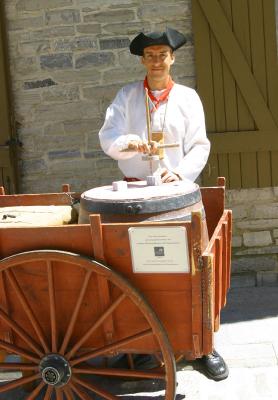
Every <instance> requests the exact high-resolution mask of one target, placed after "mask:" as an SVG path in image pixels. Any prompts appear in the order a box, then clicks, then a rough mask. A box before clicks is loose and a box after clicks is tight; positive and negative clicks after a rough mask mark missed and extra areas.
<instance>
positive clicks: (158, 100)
mask: <svg viewBox="0 0 278 400" xmlns="http://www.w3.org/2000/svg"><path fill="white" fill-rule="evenodd" d="M174 84H175V82H174V81H173V79H172V78H171V76H169V81H168V84H167V87H166V89H165V90H164V91H163V93H162V94H161V95H160V96H158V97H155V96H154V95H153V94H152V92H151V89H150V87H149V84H148V79H147V77H145V80H144V88H145V89H148V95H149V98H150V99H151V101H152V103H153V104H154V108H153V109H152V110H151V112H152V111H154V110H157V109H158V107H159V106H160V103H162V102H163V101H165V100H168V97H169V93H170V91H171V89H172V87H173V86H174Z"/></svg>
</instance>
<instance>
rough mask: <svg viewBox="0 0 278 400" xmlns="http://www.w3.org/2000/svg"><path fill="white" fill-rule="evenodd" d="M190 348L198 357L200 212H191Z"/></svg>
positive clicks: (199, 333) (200, 305)
mask: <svg viewBox="0 0 278 400" xmlns="http://www.w3.org/2000/svg"><path fill="white" fill-rule="evenodd" d="M191 288H192V291H191V293H192V294H191V301H192V348H193V349H194V352H195V354H194V356H195V357H196V358H199V357H200V356H201V352H202V349H201V348H200V347H201V346H200V345H201V344H202V342H203V338H202V307H203V305H202V296H203V293H202V213H201V212H200V211H197V212H192V213H191Z"/></svg>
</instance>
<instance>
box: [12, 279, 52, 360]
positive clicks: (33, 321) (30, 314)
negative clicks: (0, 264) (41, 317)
mask: <svg viewBox="0 0 278 400" xmlns="http://www.w3.org/2000/svg"><path fill="white" fill-rule="evenodd" d="M6 273H7V276H8V278H9V280H10V282H11V284H12V285H13V288H14V290H15V292H16V294H17V296H18V298H19V300H20V302H21V304H22V307H23V309H24V311H25V312H26V314H27V316H28V318H29V321H30V322H31V325H32V327H33V328H34V330H35V332H36V334H37V336H38V338H39V340H40V342H41V345H42V347H43V349H44V351H45V352H46V353H49V351H50V350H49V348H48V345H47V343H46V340H45V337H44V334H43V332H42V329H41V327H40V325H39V323H38V320H37V319H36V317H35V315H34V313H33V311H32V309H31V307H30V305H29V304H28V301H27V300H26V297H25V296H24V293H23V291H22V290H21V288H20V286H19V285H18V283H17V281H16V279H15V276H14V274H13V272H12V271H6Z"/></svg>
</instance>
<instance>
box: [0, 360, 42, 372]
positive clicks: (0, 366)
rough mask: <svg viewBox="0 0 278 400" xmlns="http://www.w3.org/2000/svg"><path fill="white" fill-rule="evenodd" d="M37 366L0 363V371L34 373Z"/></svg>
mask: <svg viewBox="0 0 278 400" xmlns="http://www.w3.org/2000/svg"><path fill="white" fill-rule="evenodd" d="M38 369H39V367H38V365H35V364H25V363H13V362H11V363H0V370H6V371H36V370H38Z"/></svg>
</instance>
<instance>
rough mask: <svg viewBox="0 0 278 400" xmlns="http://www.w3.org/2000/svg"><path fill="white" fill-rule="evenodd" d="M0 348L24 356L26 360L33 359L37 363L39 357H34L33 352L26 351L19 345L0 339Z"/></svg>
mask: <svg viewBox="0 0 278 400" xmlns="http://www.w3.org/2000/svg"><path fill="white" fill-rule="evenodd" d="M0 349H4V350H7V351H8V352H9V353H12V354H17V355H19V356H22V357H24V358H26V359H27V360H30V361H33V362H35V363H39V362H40V359H39V358H36V357H35V355H34V354H32V353H28V352H27V351H25V350H23V349H22V348H21V347H18V346H15V345H14V344H10V343H6V342H4V341H3V340H0Z"/></svg>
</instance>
